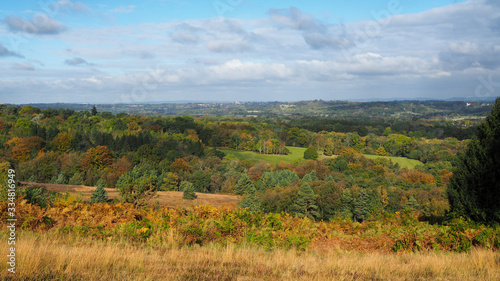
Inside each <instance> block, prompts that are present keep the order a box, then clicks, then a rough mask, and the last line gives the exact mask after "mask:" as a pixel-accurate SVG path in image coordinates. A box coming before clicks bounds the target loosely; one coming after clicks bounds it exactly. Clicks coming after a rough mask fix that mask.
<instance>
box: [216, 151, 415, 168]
mask: <svg viewBox="0 0 500 281" xmlns="http://www.w3.org/2000/svg"><path fill="white" fill-rule="evenodd" d="M286 148H288V150H289V151H290V154H288V155H274V154H260V153H258V152H252V151H239V150H229V149H222V151H223V152H224V153H226V154H231V155H234V156H235V157H236V158H238V159H240V160H252V161H254V162H259V161H261V160H262V161H265V162H267V163H269V164H279V163H281V161H283V162H285V163H287V164H289V163H293V162H296V161H302V160H304V151H306V148H305V147H293V146H287V147H286ZM363 156H365V157H366V158H368V159H377V158H386V159H389V160H391V161H392V162H393V163H394V164H396V163H398V164H399V166H401V167H402V168H408V169H414V168H415V166H416V165H419V164H422V162H420V161H418V160H413V159H408V158H406V157H395V156H379V155H370V154H363ZM327 157H328V156H320V157H319V159H322V158H327ZM330 157H332V156H330ZM333 157H336V156H333Z"/></svg>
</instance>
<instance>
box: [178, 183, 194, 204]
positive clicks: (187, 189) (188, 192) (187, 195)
mask: <svg viewBox="0 0 500 281" xmlns="http://www.w3.org/2000/svg"><path fill="white" fill-rule="evenodd" d="M180 189H181V190H182V191H184V193H183V194H182V198H183V199H188V200H194V199H196V198H197V197H198V196H196V193H195V189H194V184H192V183H190V182H188V181H182V182H181V185H180Z"/></svg>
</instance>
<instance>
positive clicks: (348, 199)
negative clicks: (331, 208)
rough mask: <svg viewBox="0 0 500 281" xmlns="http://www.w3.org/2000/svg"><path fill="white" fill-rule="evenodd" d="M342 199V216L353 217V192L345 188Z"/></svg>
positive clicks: (345, 217) (344, 217)
mask: <svg viewBox="0 0 500 281" xmlns="http://www.w3.org/2000/svg"><path fill="white" fill-rule="evenodd" d="M340 201H341V202H342V211H341V216H342V218H343V219H350V220H352V219H353V213H352V211H353V208H352V203H353V201H354V199H353V198H352V193H351V191H350V190H349V189H345V190H344V191H343V192H342V196H341V197H340Z"/></svg>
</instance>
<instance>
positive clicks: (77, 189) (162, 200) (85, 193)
mask: <svg viewBox="0 0 500 281" xmlns="http://www.w3.org/2000/svg"><path fill="white" fill-rule="evenodd" d="M23 184H25V185H28V186H30V185H33V186H44V187H46V188H47V189H48V190H50V191H54V192H59V193H62V194H64V193H66V192H68V193H69V194H70V195H72V196H77V197H81V198H82V200H89V199H90V197H91V196H92V192H93V191H94V190H95V189H96V187H95V186H85V185H66V184H52V183H29V182H23ZM105 190H106V192H107V193H108V197H109V198H110V199H120V195H119V193H118V189H115V188H105ZM157 195H158V196H157V197H156V198H153V199H151V200H149V201H148V204H150V205H154V204H155V203H156V202H158V203H159V204H160V205H161V206H165V207H171V208H176V207H183V208H187V209H188V208H191V207H192V206H200V205H207V204H208V205H212V206H215V207H224V208H229V209H236V204H237V203H238V200H240V198H241V197H240V196H239V195H234V194H213V193H196V195H197V196H198V198H197V199H195V200H186V199H182V195H183V192H181V191H158V192H157Z"/></svg>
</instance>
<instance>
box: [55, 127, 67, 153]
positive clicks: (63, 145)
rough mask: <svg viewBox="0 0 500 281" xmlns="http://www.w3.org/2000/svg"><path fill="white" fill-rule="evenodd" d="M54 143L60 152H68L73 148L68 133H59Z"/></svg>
mask: <svg viewBox="0 0 500 281" xmlns="http://www.w3.org/2000/svg"><path fill="white" fill-rule="evenodd" d="M53 143H54V146H55V147H56V149H57V150H58V151H60V152H68V150H69V149H70V148H71V136H70V135H69V134H68V133H66V132H62V133H59V134H57V136H56V137H55V138H54V140H53Z"/></svg>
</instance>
